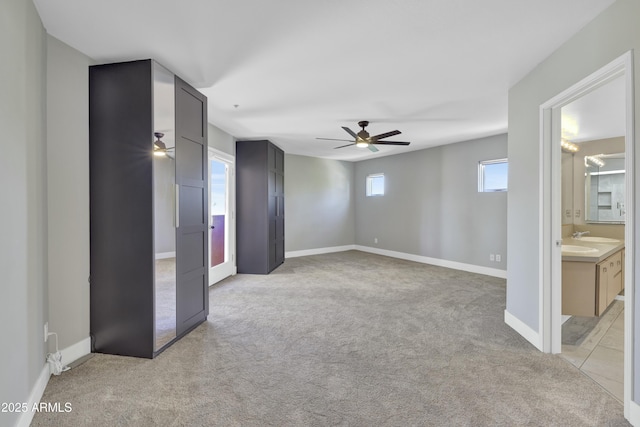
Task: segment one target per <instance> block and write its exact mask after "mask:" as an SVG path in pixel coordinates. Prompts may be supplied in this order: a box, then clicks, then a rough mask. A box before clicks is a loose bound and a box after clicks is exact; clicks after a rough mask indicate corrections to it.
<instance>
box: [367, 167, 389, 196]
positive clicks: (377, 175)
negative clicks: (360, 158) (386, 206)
mask: <svg viewBox="0 0 640 427" xmlns="http://www.w3.org/2000/svg"><path fill="white" fill-rule="evenodd" d="M376 178H382V193H375V194H374V193H373V180H374V179H376ZM365 182H366V189H365V195H366V197H382V196H384V194H385V192H386V183H385V178H384V173H383V172H377V173H370V174H368V175H367V178H366V179H365Z"/></svg>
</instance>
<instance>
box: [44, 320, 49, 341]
mask: <svg viewBox="0 0 640 427" xmlns="http://www.w3.org/2000/svg"><path fill="white" fill-rule="evenodd" d="M48 339H49V322H45V324H44V342H47V340H48Z"/></svg>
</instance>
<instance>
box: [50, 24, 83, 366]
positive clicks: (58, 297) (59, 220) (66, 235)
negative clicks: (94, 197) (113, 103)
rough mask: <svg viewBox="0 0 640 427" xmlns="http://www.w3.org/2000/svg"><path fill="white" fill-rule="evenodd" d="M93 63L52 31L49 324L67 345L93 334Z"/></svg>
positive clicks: (64, 345)
mask: <svg viewBox="0 0 640 427" xmlns="http://www.w3.org/2000/svg"><path fill="white" fill-rule="evenodd" d="M91 64H92V61H91V60H90V59H89V58H88V57H87V56H85V55H83V54H81V53H80V52H78V51H77V50H75V49H73V48H71V47H69V46H67V45H66V44H64V43H62V42H61V41H59V40H57V39H55V38H53V37H51V36H47V183H48V197H47V199H48V211H49V215H48V223H49V242H48V243H49V244H48V259H49V329H50V330H51V331H54V332H56V333H57V334H58V339H59V344H60V348H61V349H64V348H67V347H69V346H72V345H74V344H77V343H79V342H81V341H83V340H84V341H85V342H86V341H87V340H88V338H89V283H88V277H89V65H91ZM53 349H54V347H51V350H52V351H53ZM66 362H70V361H69V360H67V361H66Z"/></svg>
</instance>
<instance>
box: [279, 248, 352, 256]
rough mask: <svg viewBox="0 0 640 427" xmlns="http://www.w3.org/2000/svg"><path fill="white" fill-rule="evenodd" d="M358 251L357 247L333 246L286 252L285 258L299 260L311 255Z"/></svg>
mask: <svg viewBox="0 0 640 427" xmlns="http://www.w3.org/2000/svg"><path fill="white" fill-rule="evenodd" d="M354 249H356V245H345V246H331V247H328V248H316V249H304V250H301V251H290V252H285V253H284V257H285V258H297V257H300V256H309V255H322V254H330V253H333V252H344V251H352V250H354Z"/></svg>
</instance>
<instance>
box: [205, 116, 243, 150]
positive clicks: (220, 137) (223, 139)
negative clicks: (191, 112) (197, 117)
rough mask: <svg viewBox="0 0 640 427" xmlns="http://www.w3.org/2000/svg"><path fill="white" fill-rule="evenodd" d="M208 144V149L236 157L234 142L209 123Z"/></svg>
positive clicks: (229, 136)
mask: <svg viewBox="0 0 640 427" xmlns="http://www.w3.org/2000/svg"><path fill="white" fill-rule="evenodd" d="M207 130H208V134H207V136H208V143H209V147H212V148H215V149H216V150H220V151H222V152H224V153H227V154H231V155H232V156H235V155H236V140H235V139H234V138H233V136H231V135H229V134H228V133H226V132H225V131H223V130H222V129H220V128H217V127H215V126H214V125H212V124H211V123H209V127H208V129H207Z"/></svg>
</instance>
